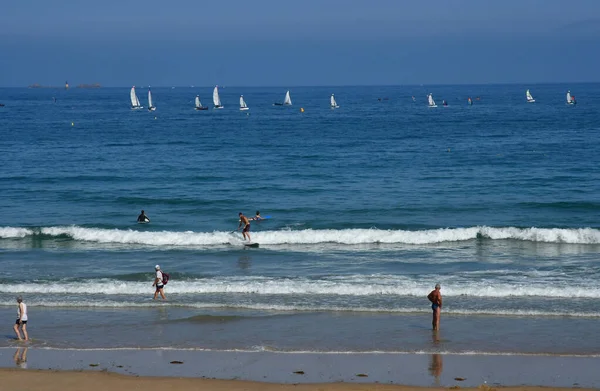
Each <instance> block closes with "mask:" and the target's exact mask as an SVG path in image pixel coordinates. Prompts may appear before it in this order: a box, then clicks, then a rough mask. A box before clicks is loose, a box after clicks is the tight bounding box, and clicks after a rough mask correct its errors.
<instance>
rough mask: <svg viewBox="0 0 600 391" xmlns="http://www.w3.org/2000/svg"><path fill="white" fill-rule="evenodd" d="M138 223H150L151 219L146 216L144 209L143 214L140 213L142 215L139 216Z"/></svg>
mask: <svg viewBox="0 0 600 391" xmlns="http://www.w3.org/2000/svg"><path fill="white" fill-rule="evenodd" d="M137 221H138V223H149V222H150V218H149V217H148V216H146V213H145V212H144V209H142V213H140V215H139V216H138V218H137Z"/></svg>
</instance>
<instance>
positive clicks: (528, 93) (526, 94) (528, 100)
mask: <svg viewBox="0 0 600 391" xmlns="http://www.w3.org/2000/svg"><path fill="white" fill-rule="evenodd" d="M525 96H526V97H527V102H529V103H534V102H535V99H533V96H531V93H530V92H529V90H527V92H525Z"/></svg>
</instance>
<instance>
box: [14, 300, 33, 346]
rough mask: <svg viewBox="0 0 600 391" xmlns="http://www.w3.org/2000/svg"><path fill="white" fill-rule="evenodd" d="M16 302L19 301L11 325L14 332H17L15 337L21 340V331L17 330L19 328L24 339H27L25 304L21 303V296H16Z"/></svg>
mask: <svg viewBox="0 0 600 391" xmlns="http://www.w3.org/2000/svg"><path fill="white" fill-rule="evenodd" d="M17 303H19V308H18V309H17V316H18V318H17V321H16V322H15V325H14V326H13V330H15V334H17V339H18V340H19V341H22V340H23V338H21V333H20V332H19V328H21V331H23V336H24V337H25V341H29V335H28V334H27V304H25V303H23V298H22V297H21V296H19V297H17Z"/></svg>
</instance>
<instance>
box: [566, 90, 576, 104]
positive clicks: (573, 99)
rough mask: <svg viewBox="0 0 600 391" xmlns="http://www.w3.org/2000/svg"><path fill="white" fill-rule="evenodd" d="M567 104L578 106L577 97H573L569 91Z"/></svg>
mask: <svg viewBox="0 0 600 391" xmlns="http://www.w3.org/2000/svg"><path fill="white" fill-rule="evenodd" d="M567 104H568V105H576V104H577V101H576V100H575V97H574V96H573V95H571V91H567Z"/></svg>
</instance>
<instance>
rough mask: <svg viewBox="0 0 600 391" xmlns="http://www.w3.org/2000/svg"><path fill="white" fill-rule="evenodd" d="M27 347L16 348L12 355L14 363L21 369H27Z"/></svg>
mask: <svg viewBox="0 0 600 391" xmlns="http://www.w3.org/2000/svg"><path fill="white" fill-rule="evenodd" d="M27 349H28V348H26V347H25V348H17V351H16V352H15V355H14V356H13V360H15V365H16V366H17V367H19V368H22V369H27Z"/></svg>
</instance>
